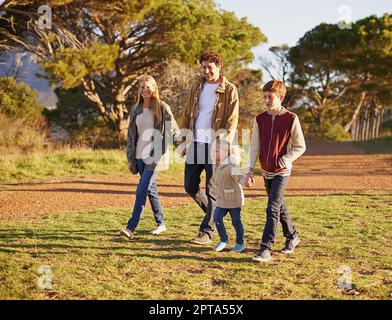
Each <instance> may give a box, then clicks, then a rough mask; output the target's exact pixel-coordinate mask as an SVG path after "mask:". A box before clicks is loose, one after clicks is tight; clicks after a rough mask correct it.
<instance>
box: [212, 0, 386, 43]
mask: <svg viewBox="0 0 392 320" xmlns="http://www.w3.org/2000/svg"><path fill="white" fill-rule="evenodd" d="M215 2H216V3H217V4H218V5H219V6H220V7H221V8H222V9H224V10H227V11H232V12H234V13H235V15H236V16H237V17H239V18H242V17H247V18H248V21H249V22H250V23H252V24H253V25H255V26H257V27H259V28H260V30H261V31H262V32H263V33H264V34H265V35H266V36H267V37H268V45H269V46H273V45H280V44H283V43H287V44H288V45H290V46H293V45H295V44H296V42H297V41H298V40H299V39H300V38H301V37H302V36H303V35H304V34H305V33H306V32H307V31H309V30H311V29H313V28H314V27H316V26H317V25H319V24H320V23H322V22H326V23H338V22H339V21H340V20H342V18H345V17H347V18H349V17H350V15H351V20H352V21H356V20H359V19H362V18H365V17H367V16H369V15H371V14H376V15H382V14H384V13H391V12H392V0H295V1H293V0H277V1H271V0H215ZM339 10H342V11H340V13H339Z"/></svg>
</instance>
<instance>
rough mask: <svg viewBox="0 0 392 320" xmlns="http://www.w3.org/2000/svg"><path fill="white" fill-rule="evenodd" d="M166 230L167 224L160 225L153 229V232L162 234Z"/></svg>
mask: <svg viewBox="0 0 392 320" xmlns="http://www.w3.org/2000/svg"><path fill="white" fill-rule="evenodd" d="M164 231H166V226H165V225H160V226H158V227H157V228H156V229H154V230H152V231H151V234H160V233H161V232H164Z"/></svg>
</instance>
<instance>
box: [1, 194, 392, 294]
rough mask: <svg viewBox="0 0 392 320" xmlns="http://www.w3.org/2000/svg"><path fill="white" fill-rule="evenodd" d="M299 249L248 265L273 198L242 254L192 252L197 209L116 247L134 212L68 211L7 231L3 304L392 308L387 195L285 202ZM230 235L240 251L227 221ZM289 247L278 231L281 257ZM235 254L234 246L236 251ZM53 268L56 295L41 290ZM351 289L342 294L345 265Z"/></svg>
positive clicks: (250, 223) (5, 226)
mask: <svg viewBox="0 0 392 320" xmlns="http://www.w3.org/2000/svg"><path fill="white" fill-rule="evenodd" d="M286 202H287V205H288V208H289V210H290V212H291V215H292V218H293V221H294V224H295V226H296V227H297V229H298V231H299V236H300V238H301V241H302V242H301V244H300V246H299V247H298V248H297V250H296V252H295V253H294V254H293V255H291V256H285V255H282V254H280V253H279V252H278V251H275V252H274V253H273V259H272V260H271V261H270V262H268V263H265V264H261V263H256V262H253V261H251V258H252V256H253V254H254V251H255V250H256V249H257V248H258V244H259V241H260V237H261V232H262V228H263V226H264V222H265V211H264V209H265V206H266V198H265V197H263V198H260V199H247V200H246V206H245V207H244V209H243V222H244V226H245V240H246V243H247V245H248V249H247V250H246V251H245V252H243V253H232V252H231V251H229V250H225V251H223V252H220V253H217V252H215V251H213V250H212V247H213V245H214V244H215V243H216V242H217V241H218V237H217V236H215V237H214V240H213V243H212V244H209V245H206V246H198V245H194V244H191V243H190V242H189V240H190V239H191V238H192V237H193V236H195V234H196V232H197V230H198V226H199V223H200V222H201V219H202V214H201V213H200V210H199V209H198V208H197V207H196V205H188V206H181V207H170V208H166V209H165V217H166V224H167V227H168V230H167V232H166V233H163V234H161V235H159V236H153V235H150V234H149V232H148V231H149V230H150V229H152V228H153V226H154V223H153V218H152V213H151V211H150V209H146V212H145V213H144V215H143V217H142V220H141V222H140V225H139V227H138V229H137V233H136V235H135V238H134V239H133V240H131V241H126V240H122V239H119V238H118V236H117V234H118V231H119V229H120V228H121V227H124V226H125V224H126V222H127V220H128V218H129V214H130V210H113V209H111V210H93V211H88V212H76V213H75V212H73V213H71V212H62V213H55V214H49V215H46V216H43V217H40V218H37V219H34V220H18V221H2V222H0V234H1V236H0V283H1V286H0V299H391V297H392V247H391V246H390V240H391V238H392V231H391V219H392V215H391V212H392V199H391V196H386V195H335V196H314V197H305V196H301V197H287V199H286ZM225 221H226V227H227V229H228V233H229V236H230V239H231V244H233V242H234V231H233V228H232V226H231V223H230V219H229V218H226V220H225ZM283 242H284V238H283V236H282V231H281V227H279V229H278V235H277V239H276V246H275V247H276V249H277V250H278V249H280V248H281V247H282V244H283ZM230 247H231V245H230ZM41 265H47V266H50V268H51V270H52V274H53V277H52V289H47V290H43V289H39V288H38V287H37V281H38V268H39V267H40V266H41ZM344 265H345V266H348V267H350V268H351V271H352V286H353V290H351V291H344V290H341V289H339V288H338V279H339V272H338V269H339V268H340V267H341V266H344Z"/></svg>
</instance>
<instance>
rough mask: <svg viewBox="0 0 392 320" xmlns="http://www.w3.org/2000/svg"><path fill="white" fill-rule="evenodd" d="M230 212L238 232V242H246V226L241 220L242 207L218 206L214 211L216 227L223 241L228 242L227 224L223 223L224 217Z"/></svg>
mask: <svg viewBox="0 0 392 320" xmlns="http://www.w3.org/2000/svg"><path fill="white" fill-rule="evenodd" d="M228 212H229V213H230V216H231V223H232V224H233V227H234V229H235V233H236V242H237V243H238V244H241V245H242V244H244V226H243V225H242V221H241V208H233V209H224V208H219V207H216V208H215V211H214V221H215V225H216V229H217V230H218V233H219V237H220V239H221V241H223V242H227V241H228V240H229V237H228V236H227V233H226V228H225V224H224V223H223V218H224V217H225V216H226V215H227V213H228Z"/></svg>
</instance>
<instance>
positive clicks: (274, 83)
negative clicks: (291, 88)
mask: <svg viewBox="0 0 392 320" xmlns="http://www.w3.org/2000/svg"><path fill="white" fill-rule="evenodd" d="M263 92H272V93H275V94H276V95H278V96H282V97H284V96H285V95H286V92H287V89H286V86H285V85H284V83H283V81H280V80H271V81H268V82H267V83H266V84H265V85H264V87H263Z"/></svg>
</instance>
